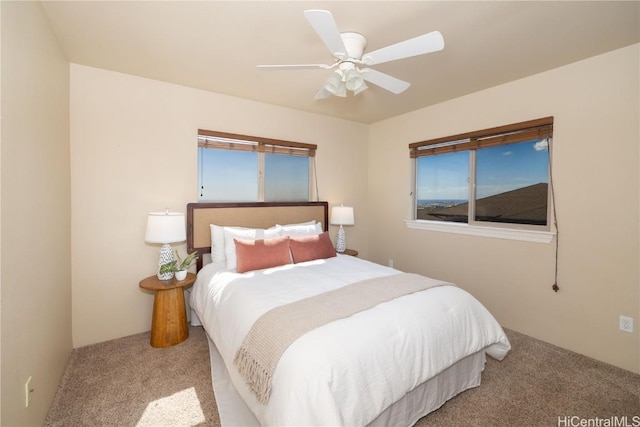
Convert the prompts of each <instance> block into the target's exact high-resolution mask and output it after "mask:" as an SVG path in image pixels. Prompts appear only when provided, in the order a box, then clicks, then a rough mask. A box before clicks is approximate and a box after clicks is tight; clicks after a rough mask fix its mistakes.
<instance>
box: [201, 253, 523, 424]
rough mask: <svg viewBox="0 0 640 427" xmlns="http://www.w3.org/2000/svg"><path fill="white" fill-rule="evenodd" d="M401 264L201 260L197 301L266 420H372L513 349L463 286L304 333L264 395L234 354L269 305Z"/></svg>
mask: <svg viewBox="0 0 640 427" xmlns="http://www.w3.org/2000/svg"><path fill="white" fill-rule="evenodd" d="M397 273H399V271H397V270H394V269H391V268H388V267H383V266H380V265H378V264H374V263H370V262H367V261H364V260H361V259H358V258H355V257H350V256H343V255H340V256H338V257H336V258H330V259H327V260H317V261H310V262H306V263H301V264H296V265H288V266H282V267H276V268H271V269H265V270H259V271H254V272H248V273H244V274H238V273H235V272H232V271H224V270H221V268H220V267H216V265H215V264H210V265H208V266H206V267H205V268H203V269H202V270H201V272H200V273H199V275H198V279H197V281H196V283H195V285H194V289H193V291H192V295H191V307H192V309H193V310H194V311H195V312H196V313H197V315H198V317H199V319H200V321H201V322H202V324H203V326H204V328H205V329H206V331H207V333H208V334H209V336H210V337H211V339H212V340H213V341H214V343H215V344H216V346H217V347H218V349H219V351H220V354H221V356H222V358H223V359H224V361H225V365H226V367H227V369H228V371H229V374H230V377H231V380H232V382H233V383H234V385H235V387H236V389H237V390H238V392H239V394H240V395H241V396H242V398H243V399H244V400H245V401H246V403H247V405H248V406H249V408H251V410H252V411H253V413H254V414H255V416H256V418H257V419H258V420H260V422H261V423H262V424H263V425H354V426H355V425H361V426H362V425H366V424H368V423H369V422H371V421H372V420H374V419H375V418H376V417H377V416H378V414H380V413H381V412H382V411H384V410H385V409H386V408H387V407H389V406H390V405H391V404H393V403H394V402H396V401H397V400H399V399H400V398H402V397H403V396H404V395H405V394H406V393H407V392H408V391H410V390H412V389H413V388H415V387H416V386H418V385H419V384H421V383H423V382H424V381H426V380H428V379H430V378H432V377H433V376H435V375H437V374H438V373H440V372H442V371H443V370H444V369H446V368H447V367H449V366H451V365H452V364H454V363H455V362H457V361H459V360H461V359H463V358H464V357H466V356H468V355H470V354H473V353H475V352H477V351H480V350H482V349H485V350H486V352H487V353H488V354H489V355H491V356H493V357H495V358H497V359H502V358H503V357H504V356H505V355H506V354H507V352H508V351H509V349H510V344H509V341H508V340H507V337H506V335H505V334H504V332H503V330H502V328H501V327H500V325H499V324H498V323H497V322H496V320H495V319H494V318H493V316H492V315H491V314H490V313H489V312H488V311H487V309H486V308H485V307H484V306H483V305H482V304H480V303H479V302H478V301H477V300H476V299H475V298H473V297H472V296H471V295H470V294H469V293H467V292H465V291H464V290H462V289H460V288H458V287H455V286H452V285H446V286H438V287H435V288H432V289H429V290H426V291H423V292H418V293H415V294H412V295H407V296H403V297H400V298H397V299H395V300H392V301H389V302H385V303H382V304H380V305H378V306H376V307H374V308H372V309H370V310H367V311H364V312H361V313H358V314H355V315H353V316H351V317H349V318H346V319H342V320H338V321H334V322H332V323H329V324H327V325H325V326H322V327H320V328H318V329H316V330H314V331H311V332H309V333H307V334H305V335H303V336H302V337H301V338H300V339H298V340H297V341H296V342H294V343H293V344H292V345H291V346H290V347H289V348H288V349H287V350H286V351H285V352H284V354H283V356H282V358H281V359H280V362H279V364H278V366H277V368H276V370H275V372H274V376H273V380H272V393H271V398H270V400H269V402H268V404H267V405H262V404H260V403H259V402H258V401H257V399H256V398H255V396H254V395H253V394H252V393H251V391H249V389H248V388H247V387H246V386H245V384H244V381H243V379H242V378H241V377H240V375H239V374H238V372H237V370H236V368H235V366H234V365H233V358H234V356H235V353H236V351H237V349H238V348H239V347H240V345H241V344H242V341H243V339H244V337H245V335H246V334H247V333H248V332H249V329H250V328H251V326H252V324H253V322H254V321H255V320H257V319H258V317H260V316H261V315H262V314H263V313H265V312H267V311H268V310H270V309H271V308H274V307H277V306H279V305H282V304H286V303H289V302H292V301H296V300H299V299H301V298H306V297H309V296H312V295H316V294H319V293H321V292H325V291H328V290H331V289H335V288H338V287H341V286H344V285H346V284H349V283H354V282H357V281H360V280H364V279H368V278H372V277H376V276H384V275H392V274H397Z"/></svg>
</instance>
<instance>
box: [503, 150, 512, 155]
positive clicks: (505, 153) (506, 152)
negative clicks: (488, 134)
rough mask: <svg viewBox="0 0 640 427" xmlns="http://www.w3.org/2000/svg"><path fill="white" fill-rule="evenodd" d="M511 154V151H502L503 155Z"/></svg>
mask: <svg viewBox="0 0 640 427" xmlns="http://www.w3.org/2000/svg"><path fill="white" fill-rule="evenodd" d="M512 154H513V151H505V152H504V153H502V155H503V156H510V155H512Z"/></svg>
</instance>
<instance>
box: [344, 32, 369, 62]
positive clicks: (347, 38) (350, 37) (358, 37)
mask: <svg viewBox="0 0 640 427" xmlns="http://www.w3.org/2000/svg"><path fill="white" fill-rule="evenodd" d="M340 38H341V39H342V42H343V43H344V47H345V48H346V49H347V58H341V59H343V60H347V59H358V60H359V59H360V58H362V54H363V52H364V49H365V48H366V47H367V39H366V37H365V36H363V35H362V34H360V33H351V32H347V33H340Z"/></svg>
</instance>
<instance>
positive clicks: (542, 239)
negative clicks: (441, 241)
mask: <svg viewBox="0 0 640 427" xmlns="http://www.w3.org/2000/svg"><path fill="white" fill-rule="evenodd" d="M404 222H405V223H406V224H407V227H408V228H412V229H416V230H430V231H439V232H443V233H455V234H467V235H471V236H480V237H492V238H496V239H507V240H520V241H523V242H534V243H550V242H551V240H552V239H553V236H555V234H556V233H554V232H552V231H534V230H515V229H512V228H497V227H478V226H474V225H469V224H461V223H456V222H437V221H418V220H405V221H404Z"/></svg>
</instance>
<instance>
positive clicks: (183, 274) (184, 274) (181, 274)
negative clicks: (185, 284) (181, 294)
mask: <svg viewBox="0 0 640 427" xmlns="http://www.w3.org/2000/svg"><path fill="white" fill-rule="evenodd" d="M175 276H176V280H177V281H178V282H180V281H182V280H184V279H186V278H187V270H180V271H176V274H175Z"/></svg>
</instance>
